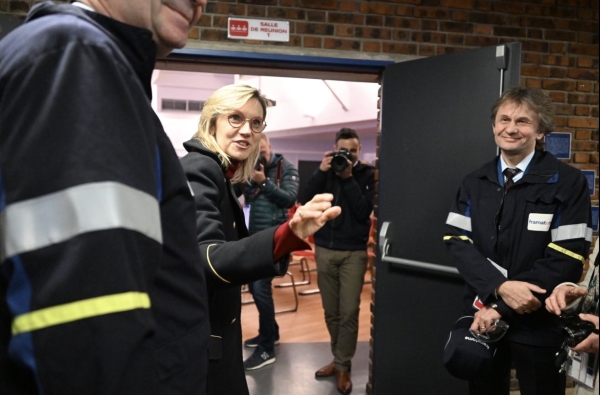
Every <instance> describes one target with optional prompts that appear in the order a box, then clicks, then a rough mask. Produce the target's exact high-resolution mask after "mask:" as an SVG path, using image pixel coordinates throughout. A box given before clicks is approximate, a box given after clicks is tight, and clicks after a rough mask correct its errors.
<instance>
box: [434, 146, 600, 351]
mask: <svg viewBox="0 0 600 395" xmlns="http://www.w3.org/2000/svg"><path fill="white" fill-rule="evenodd" d="M503 185H504V180H503V177H502V174H501V172H500V164H499V158H498V157H497V158H496V159H494V160H493V161H491V162H489V163H487V164H486V165H484V166H483V167H482V168H480V169H479V170H477V171H475V172H474V173H471V174H469V175H467V176H466V177H465V179H464V180H463V183H462V186H461V188H460V190H459V191H458V194H457V196H456V201H455V202H454V204H453V205H452V209H451V212H450V215H449V216H448V220H447V222H446V224H447V232H446V236H445V237H444V240H445V241H446V244H447V247H448V250H449V251H450V252H451V253H452V255H453V256H454V262H455V264H456V267H457V268H458V271H459V272H460V274H461V275H462V276H463V277H464V279H465V280H466V290H465V296H464V306H465V313H467V314H469V315H472V314H473V313H474V312H475V311H476V310H475V309H474V308H473V301H474V300H475V297H476V296H477V295H478V296H479V297H480V299H481V300H482V301H483V303H484V304H489V303H492V302H497V304H498V311H499V312H500V314H501V315H502V317H503V319H505V320H506V321H508V322H509V324H510V329H509V331H508V333H507V336H508V338H509V339H511V340H514V341H516V342H520V343H524V344H531V345H539V346H560V344H561V338H562V334H561V332H560V329H559V326H558V320H559V319H558V317H556V316H555V315H553V314H550V313H548V311H546V309H545V308H544V307H543V306H544V301H545V299H546V298H547V297H548V296H550V294H551V293H552V290H553V289H554V288H555V287H556V286H557V285H558V284H560V283H562V282H567V281H569V282H578V281H579V279H580V277H581V273H582V270H583V263H584V262H583V260H584V257H585V256H587V254H588V252H589V248H590V241H591V236H592V230H591V210H590V197H589V190H588V184H587V181H586V179H585V177H584V176H583V174H582V173H581V171H580V170H579V169H576V168H574V167H572V166H569V165H567V164H565V163H562V162H560V161H559V160H557V159H556V158H554V157H553V156H552V154H550V153H548V152H542V151H536V152H535V155H534V156H533V158H532V160H531V162H530V164H529V166H528V168H527V169H526V171H525V173H524V175H523V177H522V178H521V179H520V180H519V181H517V182H516V183H515V184H514V185H513V186H512V187H511V188H510V189H509V190H508V192H506V193H504V187H503ZM501 206H502V207H503V208H502V214H501V216H499V217H500V221H499V224H500V228H499V231H498V230H497V228H496V226H495V222H496V221H497V219H496V218H498V217H497V213H498V212H499V210H500V207H501ZM488 259H490V260H492V261H493V262H494V263H496V264H497V265H499V266H501V267H502V268H504V269H506V270H507V275H508V280H514V281H525V282H528V283H532V284H535V285H537V286H539V287H541V288H543V289H545V290H546V293H545V294H535V293H534V295H535V296H536V297H537V298H538V299H540V301H541V303H542V307H541V308H540V309H538V310H537V311H535V312H533V313H531V314H523V315H519V314H517V313H516V312H514V311H513V310H512V309H511V308H510V307H508V305H507V304H506V303H505V302H504V301H503V300H502V299H500V300H496V298H495V295H494V290H495V289H496V288H497V287H498V286H499V285H501V284H502V283H503V282H505V281H506V280H507V278H505V277H504V276H503V275H502V273H501V272H500V271H499V270H498V269H496V268H495V267H494V266H493V265H492V264H491V263H490V262H489V261H488Z"/></svg>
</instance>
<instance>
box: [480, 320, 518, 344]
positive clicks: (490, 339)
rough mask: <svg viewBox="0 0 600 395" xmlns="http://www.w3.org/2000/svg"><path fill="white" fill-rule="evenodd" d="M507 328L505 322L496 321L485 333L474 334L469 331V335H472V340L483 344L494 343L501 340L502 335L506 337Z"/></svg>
mask: <svg viewBox="0 0 600 395" xmlns="http://www.w3.org/2000/svg"><path fill="white" fill-rule="evenodd" d="M508 327H509V325H508V323H507V322H506V321H502V320H500V319H498V320H496V321H494V322H493V323H492V326H490V327H489V328H488V330H487V332H484V333H475V332H473V331H471V335H473V337H474V338H476V339H478V340H481V341H482V342H484V343H494V342H497V341H498V340H500V339H502V338H503V337H504V335H506V331H507V330H508Z"/></svg>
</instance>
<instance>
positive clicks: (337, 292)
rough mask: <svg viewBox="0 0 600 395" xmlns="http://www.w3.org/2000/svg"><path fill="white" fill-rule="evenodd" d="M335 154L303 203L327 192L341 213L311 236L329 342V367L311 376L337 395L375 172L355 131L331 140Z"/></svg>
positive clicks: (344, 383)
mask: <svg viewBox="0 0 600 395" xmlns="http://www.w3.org/2000/svg"><path fill="white" fill-rule="evenodd" d="M333 148H334V150H335V151H333V152H332V151H329V152H325V155H324V156H323V160H322V162H321V165H320V166H319V168H318V169H317V170H315V172H314V173H313V174H312V176H311V177H310V179H309V180H308V182H307V184H306V187H305V189H304V191H303V195H302V203H305V202H307V201H309V200H310V199H312V197H313V196H314V195H316V194H318V193H323V192H329V193H332V194H333V196H334V198H333V202H332V204H333V205H335V206H340V207H341V208H342V213H341V214H340V216H339V217H337V218H336V219H334V220H332V221H329V222H327V223H326V224H325V226H323V227H322V228H321V229H320V230H319V231H318V232H316V233H315V260H316V262H317V282H318V284H319V291H320V293H321V301H322V302H323V309H324V310H325V323H326V324H327V330H328V332H329V336H330V338H331V353H332V354H333V361H331V363H329V364H327V365H325V366H323V367H322V368H321V369H319V370H317V371H316V372H315V376H316V377H317V378H321V377H330V376H335V378H336V381H337V389H338V391H339V392H340V393H342V394H349V393H350V392H351V391H352V380H351V378H350V369H351V366H352V358H353V357H354V353H355V352H356V342H357V340H358V316H359V312H360V294H361V292H362V287H363V283H364V276H365V271H366V269H367V242H368V240H369V230H370V228H371V219H370V218H371V212H372V211H373V199H374V197H375V168H374V167H373V166H371V165H369V164H368V163H364V162H361V161H359V160H358V157H359V155H360V149H361V145H360V139H359V137H358V134H357V133H356V131H355V130H354V129H350V128H342V129H341V130H340V131H339V132H337V134H336V136H335V145H334V147H333Z"/></svg>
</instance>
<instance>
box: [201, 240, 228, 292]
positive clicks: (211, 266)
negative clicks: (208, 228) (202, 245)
mask: <svg viewBox="0 0 600 395" xmlns="http://www.w3.org/2000/svg"><path fill="white" fill-rule="evenodd" d="M212 246H216V244H211V245H209V246H208V247H206V261H207V262H208V266H210V269H211V270H212V271H213V273H214V274H215V276H217V277H219V278H220V279H221V280H222V281H224V282H226V283H227V284H231V281H227V280H225V279H224V278H223V277H221V276H219V273H217V271H216V270H215V268H214V267H213V265H212V263H211V261H210V255H208V250H209V249H210V247H212Z"/></svg>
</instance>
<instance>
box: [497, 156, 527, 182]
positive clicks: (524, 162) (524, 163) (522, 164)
mask: <svg viewBox="0 0 600 395" xmlns="http://www.w3.org/2000/svg"><path fill="white" fill-rule="evenodd" d="M533 154H535V150H533V151H532V152H531V153H530V154H529V155H527V156H526V157H525V158H524V159H523V160H522V161H521V162H519V164H518V165H517V166H516V168H517V169H519V170H521V171H520V172H519V173H518V174H517V175H516V176H514V177H513V181H514V182H517V181H519V180H520V179H521V178H522V177H523V174H525V170H527V166H529V163H530V162H531V159H532V158H533ZM507 168H508V165H507V164H506V162H505V161H504V158H503V157H502V155H500V170H501V171H502V172H504V170H505V169H507ZM504 181H506V177H504Z"/></svg>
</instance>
